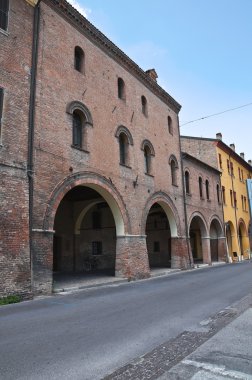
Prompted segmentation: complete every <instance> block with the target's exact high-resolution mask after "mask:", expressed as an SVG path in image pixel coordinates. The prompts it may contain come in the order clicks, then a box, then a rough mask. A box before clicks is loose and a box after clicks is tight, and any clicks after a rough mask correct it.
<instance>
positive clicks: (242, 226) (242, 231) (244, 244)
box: [238, 218, 250, 258]
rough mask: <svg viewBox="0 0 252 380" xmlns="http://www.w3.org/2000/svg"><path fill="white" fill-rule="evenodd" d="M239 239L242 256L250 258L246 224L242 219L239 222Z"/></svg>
mask: <svg viewBox="0 0 252 380" xmlns="http://www.w3.org/2000/svg"><path fill="white" fill-rule="evenodd" d="M238 237H239V246H240V252H241V255H242V256H243V257H244V258H249V251H250V244H249V237H248V230H247V226H246V223H245V222H244V220H243V219H242V218H240V219H239V221H238Z"/></svg>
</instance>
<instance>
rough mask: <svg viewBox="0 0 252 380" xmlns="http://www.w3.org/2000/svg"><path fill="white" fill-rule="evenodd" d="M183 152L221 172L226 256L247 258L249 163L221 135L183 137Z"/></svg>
mask: <svg viewBox="0 0 252 380" xmlns="http://www.w3.org/2000/svg"><path fill="white" fill-rule="evenodd" d="M181 140H182V145H183V150H184V151H186V152H190V153H191V154H192V155H193V156H194V157H196V158H197V159H198V160H202V161H204V162H205V163H207V164H208V165H210V166H212V167H214V168H216V169H217V170H219V171H220V172H221V177H220V179H221V183H220V185H221V189H219V190H220V191H221V198H222V204H223V214H224V222H225V235H226V237H227V248H228V256H229V258H230V259H231V260H242V259H247V258H249V257H250V255H249V253H250V242H249V230H250V224H251V217H250V213H249V205H248V198H249V197H248V190H247V188H246V179H250V178H251V176H252V167H251V161H250V160H249V162H246V161H245V157H244V153H241V154H240V155H239V154H237V153H236V151H235V145H234V144H231V145H230V146H228V145H226V144H225V143H224V142H223V141H222V135H221V133H218V134H217V135H216V139H211V138H201V137H191V136H182V137H181Z"/></svg>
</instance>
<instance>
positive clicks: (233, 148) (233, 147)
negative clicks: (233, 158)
mask: <svg viewBox="0 0 252 380" xmlns="http://www.w3.org/2000/svg"><path fill="white" fill-rule="evenodd" d="M229 146H230V148H231V149H232V150H233V151H234V152H235V144H230V145H229Z"/></svg>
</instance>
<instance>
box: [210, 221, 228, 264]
mask: <svg viewBox="0 0 252 380" xmlns="http://www.w3.org/2000/svg"><path fill="white" fill-rule="evenodd" d="M209 226H210V227H209V235H210V250H211V260H212V261H219V260H221V261H224V260H225V258H226V239H225V236H224V232H223V225H222V222H221V221H220V219H219V217H218V216H217V215H214V216H212V218H211V220H210V224H209Z"/></svg>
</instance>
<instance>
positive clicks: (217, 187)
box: [216, 184, 220, 203]
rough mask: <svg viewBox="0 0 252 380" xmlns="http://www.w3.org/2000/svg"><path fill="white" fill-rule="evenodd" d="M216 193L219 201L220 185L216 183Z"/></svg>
mask: <svg viewBox="0 0 252 380" xmlns="http://www.w3.org/2000/svg"><path fill="white" fill-rule="evenodd" d="M216 194H217V201H218V203H220V186H219V184H217V185H216Z"/></svg>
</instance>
